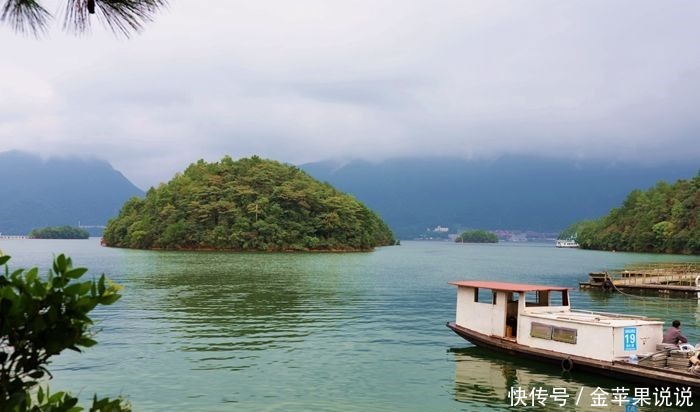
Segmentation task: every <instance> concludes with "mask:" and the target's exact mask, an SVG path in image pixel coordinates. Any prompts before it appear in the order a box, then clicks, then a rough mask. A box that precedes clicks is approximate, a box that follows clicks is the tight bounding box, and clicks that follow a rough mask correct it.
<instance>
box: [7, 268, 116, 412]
mask: <svg viewBox="0 0 700 412" xmlns="http://www.w3.org/2000/svg"><path fill="white" fill-rule="evenodd" d="M9 260H10V257H9V256H2V257H0V266H2V267H3V268H4V271H3V273H2V274H0V411H2V412H4V411H80V410H82V408H80V407H78V406H76V405H77V401H78V400H77V398H74V397H72V396H70V395H68V394H66V393H64V392H56V393H54V394H50V393H49V392H48V388H47V389H46V391H45V390H44V388H43V387H39V388H38V391H36V389H37V387H38V386H39V385H40V383H41V384H43V383H44V382H45V381H46V380H47V379H49V378H50V377H51V374H50V373H49V371H48V370H47V366H48V363H49V360H50V358H51V357H52V356H55V355H58V354H60V353H61V352H62V351H64V350H66V349H70V350H74V351H78V352H80V351H81V350H82V349H83V348H88V347H90V346H93V345H94V344H95V343H96V342H95V340H94V339H93V335H92V333H91V331H90V327H91V326H92V320H91V319H90V317H89V316H88V314H89V312H90V311H91V310H92V309H94V308H95V307H96V306H97V305H111V304H112V303H114V302H116V301H117V299H119V297H120V295H119V293H118V291H119V286H117V285H115V284H113V283H111V282H110V281H109V280H108V279H107V278H106V277H105V275H102V276H101V277H100V278H99V280H97V281H95V280H91V281H80V278H81V277H82V276H83V275H84V274H85V273H86V272H87V269H85V268H74V267H73V264H72V261H71V259H70V258H68V257H66V256H64V255H59V256H58V257H56V259H54V262H53V268H52V270H50V271H49V272H48V274H47V275H45V276H41V275H39V270H38V269H37V268H32V269H29V270H25V269H18V270H15V271H10V269H9V267H8V266H7V262H8V261H9ZM91 410H102V411H108V410H109V411H121V410H129V407H128V405H125V404H124V403H123V401H122V400H121V399H117V400H110V399H107V398H105V399H99V400H98V399H97V397H95V398H94V399H93V407H92V409H91Z"/></svg>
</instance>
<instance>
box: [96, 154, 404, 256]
mask: <svg viewBox="0 0 700 412" xmlns="http://www.w3.org/2000/svg"><path fill="white" fill-rule="evenodd" d="M103 242H104V243H105V244H106V245H107V246H116V247H127V248H139V249H203V250H207V249H216V250H260V251H292V250H299V251H304V250H326V251H360V250H370V249H372V248H374V247H375V246H383V245H391V244H393V243H394V237H393V234H392V232H391V230H389V228H388V226H387V225H386V224H385V223H384V222H383V221H382V220H381V219H380V218H379V217H378V216H377V215H376V214H375V213H374V212H373V211H371V210H370V209H368V208H367V207H366V206H365V205H364V204H362V203H360V202H359V201H357V200H356V199H355V198H353V197H352V196H349V195H347V194H344V193H342V192H340V191H338V190H336V189H334V188H333V187H332V186H330V185H329V184H327V183H321V182H319V181H317V180H315V179H313V178H312V177H311V176H309V175H308V174H306V173H305V172H304V171H302V170H300V169H299V168H297V167H294V166H290V165H285V164H282V163H279V162H276V161H272V160H264V159H261V158H259V157H257V156H253V157H252V158H246V159H240V160H237V161H234V160H232V159H231V158H230V157H228V156H227V157H224V158H223V159H222V160H221V161H220V162H215V163H206V162H204V161H203V160H200V161H198V162H197V163H194V164H191V165H190V166H189V167H188V168H187V169H186V170H185V171H184V173H182V174H177V175H176V176H175V177H174V178H173V179H172V180H171V181H170V182H168V183H167V184H161V185H160V186H159V187H157V188H151V189H150V190H149V191H148V192H147V193H146V197H145V198H143V199H141V198H137V197H134V198H132V199H130V200H128V201H127V202H126V203H125V204H124V206H123V207H122V209H121V211H120V212H119V216H118V217H116V218H114V219H112V220H110V221H109V223H108V224H107V227H106V229H105V231H104V235H103Z"/></svg>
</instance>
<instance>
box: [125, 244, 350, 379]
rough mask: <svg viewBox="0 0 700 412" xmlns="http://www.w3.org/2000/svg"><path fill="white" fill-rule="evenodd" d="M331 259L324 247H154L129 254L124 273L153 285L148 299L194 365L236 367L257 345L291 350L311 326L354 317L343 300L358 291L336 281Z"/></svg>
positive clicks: (249, 360)
mask: <svg viewBox="0 0 700 412" xmlns="http://www.w3.org/2000/svg"><path fill="white" fill-rule="evenodd" d="M333 261H334V259H333V257H332V256H330V255H322V256H318V255H316V256H312V255H309V256H307V257H303V256H302V257H300V256H299V255H295V256H293V257H291V255H285V254H246V253H235V254H231V253H226V254H224V253H199V254H192V253H188V254H183V253H162V252H161V253H154V254H153V256H150V259H142V258H139V259H137V260H136V262H137V267H134V268H131V269H132V270H133V271H132V272H131V273H133V274H134V275H136V274H146V276H142V277H140V278H139V279H138V280H139V282H138V283H139V287H143V288H147V289H153V290H157V291H160V292H161V293H160V295H161V296H160V298H159V299H157V300H156V301H154V302H150V303H149V307H150V308H151V309H152V310H154V311H156V313H155V316H161V317H162V321H163V322H165V323H167V324H169V333H170V334H172V335H174V338H175V340H176V344H177V350H179V351H183V352H186V353H190V358H191V359H190V360H191V361H192V362H193V363H195V365H193V368H194V369H203V370H208V369H231V370H240V369H245V368H248V367H251V366H254V365H256V364H257V362H258V358H259V356H261V355H262V352H266V356H268V358H269V357H270V356H269V353H270V352H271V351H276V350H280V351H283V352H292V351H294V350H295V348H297V347H299V346H303V345H302V344H303V342H304V340H305V338H306V337H307V336H309V335H310V334H311V333H315V332H316V331H318V330H319V329H321V328H326V329H328V328H330V329H333V328H338V327H339V325H342V324H343V323H345V322H348V321H352V320H353V319H354V318H355V317H356V314H355V312H353V311H352V310H349V309H348V306H350V305H352V304H353V303H354V302H356V301H357V300H358V296H359V295H358V294H359V292H358V291H357V290H353V289H352V288H351V287H348V285H343V284H342V282H341V283H339V282H337V280H338V279H339V278H341V273H340V267H338V266H337V265H334V264H333ZM144 264H147V265H148V267H144ZM345 271H346V272H347V268H346V269H345ZM137 303H138V302H137ZM195 353H199V354H198V355H196V354H195Z"/></svg>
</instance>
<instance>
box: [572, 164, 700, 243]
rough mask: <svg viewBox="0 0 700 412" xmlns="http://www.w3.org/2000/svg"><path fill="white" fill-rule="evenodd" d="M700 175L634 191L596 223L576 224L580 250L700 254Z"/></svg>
mask: <svg viewBox="0 0 700 412" xmlns="http://www.w3.org/2000/svg"><path fill="white" fill-rule="evenodd" d="M699 219H700V173H698V175H696V176H695V177H694V178H693V179H690V180H678V181H677V182H676V183H673V184H668V183H666V182H659V183H657V184H656V186H654V187H652V188H651V189H649V190H647V191H641V190H634V191H632V192H631V193H630V194H629V196H627V199H626V200H625V201H624V202H623V204H622V206H620V207H619V208H615V209H612V210H611V211H610V213H609V214H608V215H607V216H604V217H602V218H600V219H598V220H590V221H583V222H578V223H576V224H574V225H572V226H571V227H569V228H567V230H566V231H565V233H563V234H562V235H563V236H571V235H573V234H575V235H576V236H575V238H576V241H577V242H578V244H579V245H580V246H581V247H582V248H588V249H600V250H618V251H630V252H662V253H683V254H700V225H699V224H700V222H698V220H699Z"/></svg>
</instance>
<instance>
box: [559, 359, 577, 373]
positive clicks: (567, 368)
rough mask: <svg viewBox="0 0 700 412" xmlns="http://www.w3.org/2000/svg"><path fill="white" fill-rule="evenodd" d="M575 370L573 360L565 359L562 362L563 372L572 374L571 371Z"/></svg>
mask: <svg viewBox="0 0 700 412" xmlns="http://www.w3.org/2000/svg"><path fill="white" fill-rule="evenodd" d="M573 368H574V361H572V360H571V358H564V359H562V360H561V370H563V371H564V372H571V369H573Z"/></svg>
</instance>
